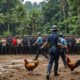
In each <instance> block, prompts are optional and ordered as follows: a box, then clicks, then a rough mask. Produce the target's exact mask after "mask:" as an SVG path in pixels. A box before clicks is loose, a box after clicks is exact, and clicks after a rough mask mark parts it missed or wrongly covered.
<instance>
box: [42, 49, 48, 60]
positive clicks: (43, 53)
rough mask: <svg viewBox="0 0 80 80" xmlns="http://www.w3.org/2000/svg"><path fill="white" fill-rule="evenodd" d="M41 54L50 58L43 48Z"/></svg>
mask: <svg viewBox="0 0 80 80" xmlns="http://www.w3.org/2000/svg"><path fill="white" fill-rule="evenodd" d="M41 54H42V55H43V56H44V57H45V58H47V59H49V57H48V56H47V54H46V53H45V52H44V50H43V49H42V50H41Z"/></svg>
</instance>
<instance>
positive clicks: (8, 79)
mask: <svg viewBox="0 0 80 80" xmlns="http://www.w3.org/2000/svg"><path fill="white" fill-rule="evenodd" d="M25 58H26V59H28V60H29V61H32V59H33V58H34V55H0V80H46V70H47V64H48V60H47V59H46V58H44V57H43V56H39V59H38V60H39V65H38V67H37V68H35V69H34V71H33V74H31V75H28V71H27V70H26V69H25V67H24V59H25ZM70 58H71V60H72V61H73V62H75V61H76V60H78V59H80V55H71V56H70ZM59 74H60V76H58V77H54V68H52V72H51V75H50V80H80V66H79V67H78V68H76V69H75V70H74V71H73V72H71V71H70V70H69V68H67V69H65V68H64V65H63V62H62V59H61V58H60V59H59Z"/></svg>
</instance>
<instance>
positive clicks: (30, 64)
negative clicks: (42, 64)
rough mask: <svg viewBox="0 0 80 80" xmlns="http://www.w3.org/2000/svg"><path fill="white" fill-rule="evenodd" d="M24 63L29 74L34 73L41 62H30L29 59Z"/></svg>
mask: <svg viewBox="0 0 80 80" xmlns="http://www.w3.org/2000/svg"><path fill="white" fill-rule="evenodd" d="M24 62H25V63H24V66H25V68H26V69H27V70H28V72H30V71H31V72H32V71H33V70H34V69H35V68H36V67H37V66H38V65H39V61H33V62H29V61H28V60H27V59H24Z"/></svg>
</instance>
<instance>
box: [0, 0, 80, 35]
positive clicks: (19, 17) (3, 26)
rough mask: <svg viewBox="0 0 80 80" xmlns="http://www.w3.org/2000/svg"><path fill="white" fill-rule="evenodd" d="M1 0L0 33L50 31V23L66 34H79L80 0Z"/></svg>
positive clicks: (22, 33)
mask: <svg viewBox="0 0 80 80" xmlns="http://www.w3.org/2000/svg"><path fill="white" fill-rule="evenodd" d="M22 1H23V0H0V35H8V34H13V35H24V34H36V33H37V32H38V31H41V32H42V33H44V34H45V33H49V29H50V27H51V26H52V25H53V24H56V25H58V27H59V31H61V32H64V33H66V34H76V35H80V0H45V1H43V2H41V3H39V4H37V3H36V2H35V3H33V4H32V3H31V2H29V1H27V2H26V3H25V4H23V3H22Z"/></svg>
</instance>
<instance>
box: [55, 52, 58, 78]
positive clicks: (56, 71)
mask: <svg viewBox="0 0 80 80" xmlns="http://www.w3.org/2000/svg"><path fill="white" fill-rule="evenodd" d="M54 61H55V64H54V75H55V76H58V75H59V74H58V61H59V53H58V52H56V53H55V59H54Z"/></svg>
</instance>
